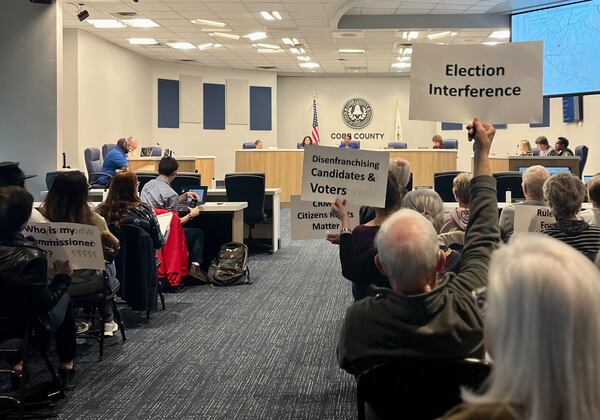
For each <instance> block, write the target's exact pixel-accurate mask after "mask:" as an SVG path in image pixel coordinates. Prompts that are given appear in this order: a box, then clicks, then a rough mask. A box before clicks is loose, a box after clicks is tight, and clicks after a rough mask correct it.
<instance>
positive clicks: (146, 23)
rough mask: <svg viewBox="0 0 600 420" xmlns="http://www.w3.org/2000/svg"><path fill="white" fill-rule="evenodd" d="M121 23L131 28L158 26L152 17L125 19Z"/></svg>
mask: <svg viewBox="0 0 600 420" xmlns="http://www.w3.org/2000/svg"><path fill="white" fill-rule="evenodd" d="M123 23H124V24H126V25H127V26H131V27H132V28H157V27H159V26H160V25H159V24H158V23H156V22H154V21H153V20H152V19H125V20H123Z"/></svg>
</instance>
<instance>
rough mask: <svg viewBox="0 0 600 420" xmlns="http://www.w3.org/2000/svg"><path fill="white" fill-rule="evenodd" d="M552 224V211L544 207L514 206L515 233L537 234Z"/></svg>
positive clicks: (553, 221)
mask: <svg viewBox="0 0 600 420" xmlns="http://www.w3.org/2000/svg"><path fill="white" fill-rule="evenodd" d="M552 223H556V221H555V220H554V217H553V216H552V210H550V208H548V207H546V206H528V205H520V204H517V205H516V206H515V233H518V232H537V231H539V230H540V229H543V228H545V227H547V226H548V225H550V224H552Z"/></svg>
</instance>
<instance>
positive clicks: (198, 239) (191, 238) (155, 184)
mask: <svg viewBox="0 0 600 420" xmlns="http://www.w3.org/2000/svg"><path fill="white" fill-rule="evenodd" d="M178 169H179V163H178V162H177V160H176V159H175V158H173V157H170V156H165V157H163V158H162V159H161V160H160V163H159V164H158V177H156V178H155V179H153V180H152V181H149V182H148V183H147V184H146V185H144V188H142V193H141V195H140V198H141V200H142V201H143V202H144V203H146V204H149V205H150V206H152V207H153V208H156V209H164V210H169V211H172V212H177V205H178V204H180V203H184V202H186V201H187V199H188V198H190V199H192V200H198V199H199V197H198V195H197V194H196V193H195V192H186V193H183V194H181V195H178V194H177V193H176V192H175V190H174V189H173V188H172V187H171V182H173V180H174V179H175V177H176V176H177V170H178ZM188 210H189V213H188V214H186V215H185V216H183V217H182V218H181V219H180V220H181V224H182V226H183V231H184V232H185V241H186V243H187V246H188V250H189V252H190V255H189V260H190V261H189V266H190V268H189V274H190V276H192V277H195V278H197V279H200V280H205V279H206V275H205V274H204V273H203V272H202V258H203V255H204V231H203V230H202V229H200V228H199V227H191V226H186V225H187V224H188V223H189V222H190V221H192V220H193V219H194V218H195V217H197V216H198V215H199V214H200V208H199V207H188Z"/></svg>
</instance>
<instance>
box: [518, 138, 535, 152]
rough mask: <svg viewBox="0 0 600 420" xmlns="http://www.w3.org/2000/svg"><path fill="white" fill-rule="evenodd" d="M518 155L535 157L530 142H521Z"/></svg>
mask: <svg viewBox="0 0 600 420" xmlns="http://www.w3.org/2000/svg"><path fill="white" fill-rule="evenodd" d="M517 155H519V156H533V149H532V148H531V143H529V140H521V141H520V142H519V144H518V145H517Z"/></svg>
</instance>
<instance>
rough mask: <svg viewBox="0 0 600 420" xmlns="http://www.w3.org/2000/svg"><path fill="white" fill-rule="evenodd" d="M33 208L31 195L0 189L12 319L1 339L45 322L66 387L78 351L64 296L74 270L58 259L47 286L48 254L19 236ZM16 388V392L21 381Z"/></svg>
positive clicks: (3, 267) (2, 296) (2, 293)
mask: <svg viewBox="0 0 600 420" xmlns="http://www.w3.org/2000/svg"><path fill="white" fill-rule="evenodd" d="M32 206H33V197H32V196H31V194H29V193H28V192H27V191H25V190H24V189H23V188H21V187H14V186H9V187H0V308H1V309H0V313H1V314H2V316H7V317H8V325H9V326H10V327H9V330H8V331H2V333H3V335H2V337H0V340H5V339H9V338H23V336H24V333H25V330H26V329H27V328H28V327H29V323H30V321H31V320H32V319H34V318H37V317H41V318H43V319H45V321H46V322H48V323H49V326H50V329H51V330H52V332H53V334H54V336H55V338H56V352H57V353H58V359H59V361H60V366H59V368H58V373H59V375H60V377H61V379H62V382H63V386H64V387H65V388H68V387H69V386H70V383H71V380H72V379H73V375H74V373H75V366H74V364H73V360H74V359H75V355H76V352H77V348H76V345H75V318H74V315H73V304H72V303H71V300H70V299H69V295H68V294H67V293H66V292H67V288H68V287H69V285H70V284H71V277H70V274H71V273H72V268H71V265H70V264H69V262H68V261H66V262H63V261H55V262H54V264H53V266H54V270H53V272H54V275H53V276H52V279H51V280H50V281H49V282H48V273H47V266H48V261H47V259H46V253H45V252H44V251H43V250H41V249H40V248H38V247H37V246H36V245H35V244H34V243H33V242H31V241H28V240H27V239H25V238H24V237H23V235H22V234H21V233H20V232H21V231H22V230H23V229H24V228H25V225H26V224H27V221H28V220H29V217H30V215H31V209H32ZM5 333H6V334H5ZM4 334H5V335H4ZM9 362H10V363H11V364H13V365H14V369H15V370H17V371H19V372H21V371H22V370H23V364H22V362H21V361H20V360H19V359H18V358H17V359H16V360H9ZM13 384H14V385H13V386H14V387H15V388H18V381H17V380H15V381H13Z"/></svg>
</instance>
